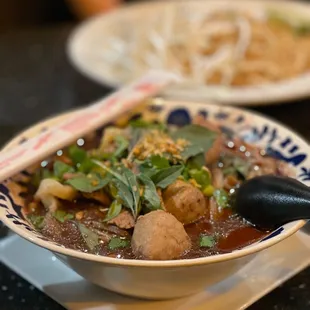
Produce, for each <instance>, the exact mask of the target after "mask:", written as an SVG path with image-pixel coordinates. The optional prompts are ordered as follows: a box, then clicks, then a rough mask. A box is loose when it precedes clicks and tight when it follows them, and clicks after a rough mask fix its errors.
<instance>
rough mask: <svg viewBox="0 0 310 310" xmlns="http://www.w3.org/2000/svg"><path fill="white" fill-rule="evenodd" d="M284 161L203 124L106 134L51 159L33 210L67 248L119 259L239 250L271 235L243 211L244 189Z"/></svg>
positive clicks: (32, 198)
mask: <svg viewBox="0 0 310 310" xmlns="http://www.w3.org/2000/svg"><path fill="white" fill-rule="evenodd" d="M287 173H288V168H287V167H286V166H285V164H284V163H283V162H280V161H278V160H276V159H274V158H271V157H268V156H266V155H264V152H262V151H261V150H260V149H258V148H257V147H254V146H252V145H248V144H246V143H244V142H243V141H241V140H240V139H238V138H231V137H228V136H227V135H226V134H225V133H224V132H222V131H221V130H220V128H219V126H218V125H217V124H212V123H209V122H207V121H205V120H204V119H200V118H196V119H195V120H194V123H193V124H191V125H188V126H185V127H181V128H177V127H173V126H168V125H166V124H163V123H158V122H147V121H145V120H143V119H136V120H133V121H130V122H129V123H127V124H126V125H125V126H123V127H112V126H111V127H107V128H105V129H104V130H103V132H102V133H100V135H98V134H93V135H92V136H90V137H86V138H84V139H79V140H78V141H77V143H76V144H75V145H72V146H70V147H68V148H67V149H64V150H59V151H58V152H57V154H55V156H52V157H51V158H49V159H47V160H45V161H43V162H42V163H41V167H40V169H38V170H36V171H35V173H34V174H33V176H32V179H31V182H30V183H29V184H28V185H27V186H28V187H27V188H28V191H27V197H26V201H27V203H26V206H25V213H26V215H27V217H28V219H29V221H30V222H31V223H32V224H33V226H34V227H35V228H36V229H37V230H39V231H40V232H41V233H42V234H43V235H44V236H46V237H47V238H49V239H51V240H53V241H56V242H58V243H60V244H62V245H64V246H65V247H69V248H73V249H76V250H80V251H84V252H89V253H93V254H97V255H104V256H109V257H115V258H120V259H121V258H130V259H151V260H171V259H184V258H186V259H190V258H197V257H204V256H209V255H215V254H221V253H227V252H231V251H233V250H236V249H239V248H242V247H244V246H247V245H249V244H251V243H253V242H255V241H258V240H259V239H261V238H263V237H264V236H265V235H266V234H267V232H266V231H260V230H258V229H256V228H255V227H253V226H252V225H251V224H250V223H248V222H246V221H245V220H244V219H242V218H241V217H240V216H238V214H236V213H235V212H234V210H233V208H232V205H231V197H232V196H233V194H234V192H235V191H236V190H237V189H238V186H239V185H240V184H241V183H242V182H243V181H244V180H247V179H249V178H252V177H255V176H258V175H262V174H276V175H286V174H287Z"/></svg>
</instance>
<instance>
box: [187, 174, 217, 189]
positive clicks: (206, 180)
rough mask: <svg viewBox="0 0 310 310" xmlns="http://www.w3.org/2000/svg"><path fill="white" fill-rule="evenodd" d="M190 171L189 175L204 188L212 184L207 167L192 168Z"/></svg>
mask: <svg viewBox="0 0 310 310" xmlns="http://www.w3.org/2000/svg"><path fill="white" fill-rule="evenodd" d="M188 173H189V176H190V177H191V178H192V179H194V180H195V181H196V182H197V183H198V184H199V185H200V186H201V188H202V189H204V188H205V187H207V186H209V185H210V184H211V176H210V173H209V171H208V170H206V169H200V170H198V169H190V170H189V171H188Z"/></svg>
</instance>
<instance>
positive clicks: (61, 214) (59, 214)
mask: <svg viewBox="0 0 310 310" xmlns="http://www.w3.org/2000/svg"><path fill="white" fill-rule="evenodd" d="M53 216H54V217H55V219H56V220H58V221H59V222H61V223H64V222H65V221H68V220H72V219H74V215H73V214H71V213H67V212H66V211H64V210H56V211H55V212H54V213H53Z"/></svg>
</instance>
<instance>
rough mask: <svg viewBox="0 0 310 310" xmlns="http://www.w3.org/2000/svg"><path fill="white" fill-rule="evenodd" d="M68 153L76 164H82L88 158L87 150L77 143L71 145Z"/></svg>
mask: <svg viewBox="0 0 310 310" xmlns="http://www.w3.org/2000/svg"><path fill="white" fill-rule="evenodd" d="M68 154H69V157H70V159H71V160H72V161H73V163H74V164H75V165H77V164H81V163H82V162H83V161H84V160H85V159H86V158H87V152H86V151H85V150H84V149H82V148H81V147H78V146H77V145H72V146H70V147H69V149H68Z"/></svg>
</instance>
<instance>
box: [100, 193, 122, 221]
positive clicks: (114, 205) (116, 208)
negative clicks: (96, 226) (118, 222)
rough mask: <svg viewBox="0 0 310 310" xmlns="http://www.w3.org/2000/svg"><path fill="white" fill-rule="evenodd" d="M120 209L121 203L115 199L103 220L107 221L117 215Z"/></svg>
mask: <svg viewBox="0 0 310 310" xmlns="http://www.w3.org/2000/svg"><path fill="white" fill-rule="evenodd" d="M121 211H122V204H121V203H120V202H119V201H117V200H116V199H115V200H114V201H113V202H112V203H111V205H110V207H109V210H108V213H107V215H106V217H105V219H104V221H105V222H108V221H110V220H112V219H114V218H115V217H116V216H118V215H119V214H120V213H121Z"/></svg>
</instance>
